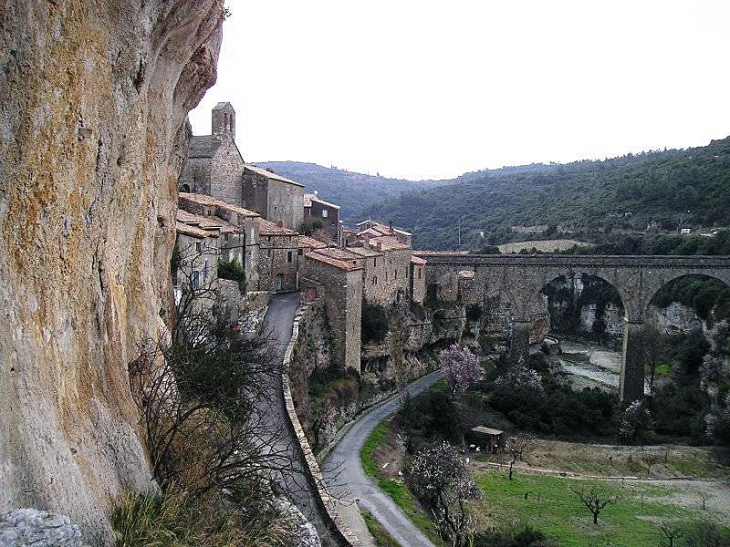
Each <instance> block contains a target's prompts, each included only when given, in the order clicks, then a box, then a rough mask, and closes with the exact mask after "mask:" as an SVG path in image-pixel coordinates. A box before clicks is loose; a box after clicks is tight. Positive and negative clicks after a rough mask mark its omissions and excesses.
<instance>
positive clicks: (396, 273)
mask: <svg viewBox="0 0 730 547" xmlns="http://www.w3.org/2000/svg"><path fill="white" fill-rule="evenodd" d="M393 279H398V270H396V271H394V272H393Z"/></svg>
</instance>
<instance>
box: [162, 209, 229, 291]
mask: <svg viewBox="0 0 730 547" xmlns="http://www.w3.org/2000/svg"><path fill="white" fill-rule="evenodd" d="M175 232H176V234H177V240H176V247H177V255H178V260H177V267H176V268H175V270H174V271H173V280H172V281H173V292H174V296H175V304H176V305H178V304H179V303H180V300H181V298H182V295H183V292H184V291H186V290H193V291H201V290H216V289H217V285H218V276H217V275H216V270H217V267H218V257H219V251H218V248H217V247H216V246H215V245H214V244H211V242H215V240H216V239H217V238H218V237H219V235H220V232H219V230H218V229H216V228H214V227H209V228H207V229H202V228H199V227H197V226H194V225H190V224H186V223H184V222H181V221H180V220H177V221H176V222H175ZM207 302H208V303H209V304H210V305H212V303H213V301H212V300H207Z"/></svg>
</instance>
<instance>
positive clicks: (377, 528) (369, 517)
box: [360, 509, 400, 547]
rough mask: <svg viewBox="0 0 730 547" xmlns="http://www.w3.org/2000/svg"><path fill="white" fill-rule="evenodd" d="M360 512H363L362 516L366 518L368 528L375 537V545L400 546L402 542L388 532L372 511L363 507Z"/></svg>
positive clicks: (379, 546)
mask: <svg viewBox="0 0 730 547" xmlns="http://www.w3.org/2000/svg"><path fill="white" fill-rule="evenodd" d="M360 512H361V513H362V518H363V519H365V524H366V525H367V527H368V530H370V533H371V534H372V535H373V539H375V545H376V546H377V547H400V543H398V542H397V541H396V540H395V539H393V536H391V535H390V534H389V533H388V531H387V530H386V529H385V528H384V527H383V525H382V524H380V523H379V522H378V520H377V519H376V518H375V517H374V516H373V514H372V513H371V512H370V511H366V510H365V509H361V510H360Z"/></svg>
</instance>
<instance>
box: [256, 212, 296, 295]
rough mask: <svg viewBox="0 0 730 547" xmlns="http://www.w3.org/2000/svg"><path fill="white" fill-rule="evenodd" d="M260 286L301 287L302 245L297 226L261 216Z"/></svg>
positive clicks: (277, 288)
mask: <svg viewBox="0 0 730 547" xmlns="http://www.w3.org/2000/svg"><path fill="white" fill-rule="evenodd" d="M259 234H260V236H261V252H260V254H259V268H258V271H259V285H258V290H261V291H272V292H285V291H295V290H297V289H298V287H299V253H298V251H299V246H298V238H299V234H297V233H296V232H295V231H293V230H289V229H288V228H284V227H283V226H278V225H276V224H274V223H273V222H269V221H268V220H263V219H262V220H261V229H260V231H259Z"/></svg>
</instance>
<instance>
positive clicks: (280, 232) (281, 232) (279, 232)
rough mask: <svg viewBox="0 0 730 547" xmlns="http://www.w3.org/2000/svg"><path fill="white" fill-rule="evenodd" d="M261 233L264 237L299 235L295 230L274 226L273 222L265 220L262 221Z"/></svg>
mask: <svg viewBox="0 0 730 547" xmlns="http://www.w3.org/2000/svg"><path fill="white" fill-rule="evenodd" d="M259 233H260V234H261V235H262V236H296V235H299V234H297V233H296V232H295V231H294V230H290V229H289V228H284V227H283V226H278V225H277V224H274V223H273V222H270V221H268V220H265V219H263V218H262V219H261V228H259Z"/></svg>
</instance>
